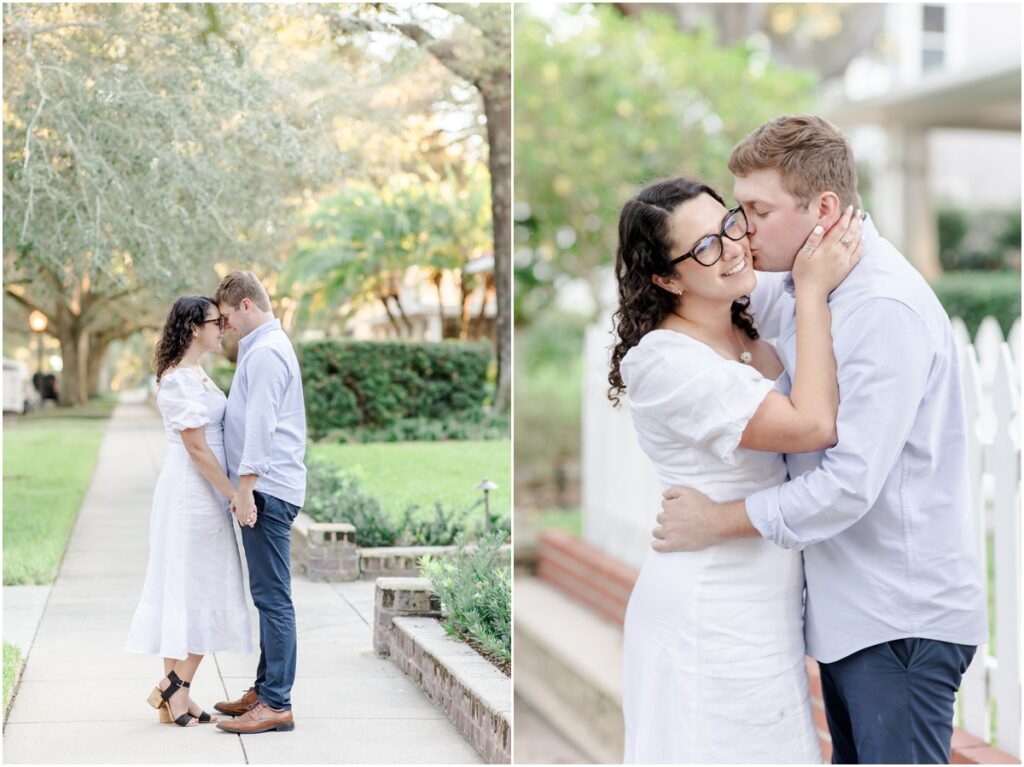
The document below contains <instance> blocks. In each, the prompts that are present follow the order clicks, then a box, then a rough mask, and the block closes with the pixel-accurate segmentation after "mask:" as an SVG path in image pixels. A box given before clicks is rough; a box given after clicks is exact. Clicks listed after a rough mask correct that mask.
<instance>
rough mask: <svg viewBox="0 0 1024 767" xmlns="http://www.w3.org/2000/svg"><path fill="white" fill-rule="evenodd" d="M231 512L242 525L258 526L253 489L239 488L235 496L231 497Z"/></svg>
mask: <svg viewBox="0 0 1024 767" xmlns="http://www.w3.org/2000/svg"><path fill="white" fill-rule="evenodd" d="M231 513H232V514H234V515H235V519H237V520H238V524H240V525H241V526H242V527H255V526H256V499H255V498H254V497H253V494H252V490H245V489H243V488H242V487H239V488H238V491H237V492H236V493H235V497H234V498H232V499H231Z"/></svg>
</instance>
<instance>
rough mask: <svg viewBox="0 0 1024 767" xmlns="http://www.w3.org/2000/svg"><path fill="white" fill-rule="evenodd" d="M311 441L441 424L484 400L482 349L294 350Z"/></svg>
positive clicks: (486, 351) (385, 344)
mask: <svg viewBox="0 0 1024 767" xmlns="http://www.w3.org/2000/svg"><path fill="white" fill-rule="evenodd" d="M296 351H297V353H298V357H299V365H300V367H301V368H302V385H303V389H304V392H305V397H306V420H307V427H308V429H309V432H310V436H311V437H312V438H313V439H319V438H320V437H322V436H323V435H324V434H326V433H327V432H328V431H330V430H332V429H353V428H359V427H363V428H369V429H381V428H383V427H385V426H388V425H389V424H391V423H394V422H395V421H397V420H399V419H405V418H429V419H439V420H440V419H444V418H447V417H448V416H450V415H452V414H453V413H460V412H465V411H470V410H475V409H478V408H480V407H482V406H483V404H484V400H485V399H486V397H487V392H488V388H487V368H488V365H489V364H490V362H491V356H492V353H491V346H490V344H488V343H462V342H457V341H444V342H441V343H412V342H402V341H340V340H326V341H314V342H310V343H303V344H300V345H299V346H298V348H297V349H296Z"/></svg>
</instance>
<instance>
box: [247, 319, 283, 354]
mask: <svg viewBox="0 0 1024 767" xmlns="http://www.w3.org/2000/svg"><path fill="white" fill-rule="evenodd" d="M280 329H281V321H280V320H279V319H277V318H276V317H274V318H273V319H271V320H267V321H266V322H264V323H263V324H262V325H260V326H259V327H258V328H256V329H255V330H254V331H252V332H251V333H250V334H249V335H247V336H246V337H245V338H240V339H238V353H239V354H241V353H242V352H244V351H246V350H247V349H248V348H249V347H250V346H252V345H253V344H254V343H255V342H256V339H257V338H260V337H261V336H264V335H266V334H267V333H269V332H270V331H271V330H280Z"/></svg>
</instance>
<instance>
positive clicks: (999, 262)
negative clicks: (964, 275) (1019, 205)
mask: <svg viewBox="0 0 1024 767" xmlns="http://www.w3.org/2000/svg"><path fill="white" fill-rule="evenodd" d="M937 217H938V227H939V261H940V263H941V264H942V268H943V269H946V270H948V271H958V270H973V271H999V270H1003V269H1013V268H1015V267H1016V268H1019V258H1020V211H1019V210H1014V211H993V210H973V211H964V210H940V211H939V212H938V216H937Z"/></svg>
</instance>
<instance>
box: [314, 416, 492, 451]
mask: <svg viewBox="0 0 1024 767" xmlns="http://www.w3.org/2000/svg"><path fill="white" fill-rule="evenodd" d="M508 436H509V418H508V415H507V414H499V413H489V412H484V411H482V410H469V411H466V412H465V413H459V414H457V415H452V416H448V417H447V418H442V419H437V418H396V419H395V420H394V421H392V422H391V423H390V424H388V425H387V426H384V427H382V428H379V429H375V428H364V427H356V428H352V429H336V430H332V431H330V432H328V433H327V434H325V435H324V437H323V439H324V441H327V442H337V443H340V444H347V443H367V442H443V441H447V440H498V439H508Z"/></svg>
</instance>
